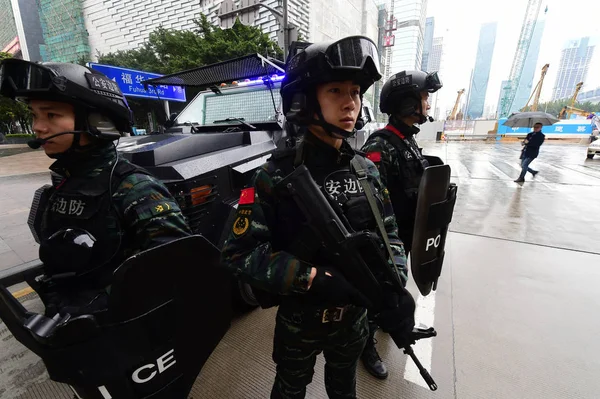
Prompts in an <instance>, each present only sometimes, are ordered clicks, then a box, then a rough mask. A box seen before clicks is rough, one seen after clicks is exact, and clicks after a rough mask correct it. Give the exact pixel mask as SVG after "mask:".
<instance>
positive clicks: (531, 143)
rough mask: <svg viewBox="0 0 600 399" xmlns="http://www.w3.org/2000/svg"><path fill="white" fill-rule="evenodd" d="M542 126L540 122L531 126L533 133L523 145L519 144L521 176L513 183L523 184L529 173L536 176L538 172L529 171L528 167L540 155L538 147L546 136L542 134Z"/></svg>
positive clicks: (526, 138)
mask: <svg viewBox="0 0 600 399" xmlns="http://www.w3.org/2000/svg"><path fill="white" fill-rule="evenodd" d="M542 126H543V125H542V124H541V123H540V122H538V123H536V124H535V125H533V132H531V133H528V134H527V137H525V140H523V143H521V144H522V145H523V150H522V151H521V174H520V175H519V178H518V179H517V180H515V183H523V182H525V175H526V174H527V172H529V173H531V174H532V175H533V177H535V175H537V174H538V171H537V170H533V169H531V168H530V167H529V165H530V164H531V162H533V160H534V159H536V158H537V156H538V155H539V154H540V147H541V145H542V144H544V140H545V139H546V136H545V135H544V133H542Z"/></svg>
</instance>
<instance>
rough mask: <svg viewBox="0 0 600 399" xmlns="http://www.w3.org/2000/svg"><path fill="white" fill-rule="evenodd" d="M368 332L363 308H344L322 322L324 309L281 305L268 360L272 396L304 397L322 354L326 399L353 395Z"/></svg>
mask: <svg viewBox="0 0 600 399" xmlns="http://www.w3.org/2000/svg"><path fill="white" fill-rule="evenodd" d="M368 335H369V328H368V324H367V315H366V310H365V309H363V308H358V307H355V306H347V307H346V308H345V309H344V313H343V315H342V319H341V320H339V321H334V320H330V321H328V322H325V323H324V322H323V309H315V308H314V307H310V306H309V307H288V306H286V304H285V303H284V304H282V305H281V306H280V307H279V310H278V312H277V321H276V324H275V338H274V342H273V361H274V362H275V363H276V364H277V375H276V376H275V383H274V384H273V390H272V391H271V399H296V398H304V397H305V395H306V386H307V385H308V384H310V383H311V382H312V378H313V374H314V366H315V362H316V359H317V355H319V354H320V353H321V352H322V353H323V355H324V356H325V389H326V390H327V395H328V396H329V398H332V399H342V398H343V399H351V398H356V365H357V363H358V360H359V358H360V355H361V353H362V351H363V348H364V346H365V343H366V340H367V337H368Z"/></svg>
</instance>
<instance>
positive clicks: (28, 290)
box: [13, 287, 35, 299]
mask: <svg viewBox="0 0 600 399" xmlns="http://www.w3.org/2000/svg"><path fill="white" fill-rule="evenodd" d="M32 292H35V291H34V290H33V288H31V287H27V288H23V289H22V290H19V291H15V292H13V296H14V297H15V298H17V299H19V298H22V297H24V296H25V295H29V294H31V293H32Z"/></svg>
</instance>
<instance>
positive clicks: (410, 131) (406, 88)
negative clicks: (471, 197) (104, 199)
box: [362, 71, 456, 379]
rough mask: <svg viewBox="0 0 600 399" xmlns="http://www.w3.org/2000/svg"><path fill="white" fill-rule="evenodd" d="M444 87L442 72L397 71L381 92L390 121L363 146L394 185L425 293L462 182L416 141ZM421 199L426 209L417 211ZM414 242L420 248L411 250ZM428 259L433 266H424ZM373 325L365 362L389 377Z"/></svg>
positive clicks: (407, 245) (382, 105)
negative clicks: (457, 182)
mask: <svg viewBox="0 0 600 399" xmlns="http://www.w3.org/2000/svg"><path fill="white" fill-rule="evenodd" d="M441 88H442V82H441V81H440V79H439V77H438V75H437V72H433V73H426V72H423V71H401V72H399V73H397V74H395V75H393V76H392V77H391V78H390V79H389V80H388V81H387V82H386V83H385V84H384V85H383V88H382V89H381V95H380V110H381V112H383V113H385V114H388V115H389V123H388V125H387V126H386V127H385V128H383V129H381V130H378V131H376V132H374V133H373V134H371V135H370V136H369V138H368V139H367V142H366V143H365V145H364V146H363V147H362V151H364V152H365V153H366V154H367V158H368V159H370V160H371V161H373V162H374V163H375V165H377V168H378V170H379V172H380V176H381V180H382V182H383V183H384V184H385V185H386V186H387V187H388V188H389V191H390V198H391V200H392V204H393V208H394V214H395V215H396V220H397V222H398V226H399V231H398V234H399V237H400V239H401V240H402V242H403V243H404V248H405V250H406V254H407V256H408V255H409V254H410V256H411V269H412V271H413V277H414V279H415V281H416V282H417V285H418V286H419V289H420V290H421V293H422V294H424V295H425V294H426V293H428V291H427V290H430V289H431V284H432V283H433V281H437V278H438V277H439V273H440V271H441V263H442V260H443V248H444V244H443V242H442V237H443V240H445V236H446V232H447V228H448V224H449V223H450V219H451V217H452V212H453V209H454V201H455V198H456V186H455V185H451V184H450V183H449V170H450V169H449V167H448V166H446V165H443V163H442V161H441V160H440V159H439V158H437V157H431V156H424V155H423V154H422V153H421V149H420V148H419V145H418V143H417V141H416V135H417V134H418V133H419V127H418V126H419V125H422V124H423V123H425V122H427V121H430V122H433V118H432V117H431V116H429V115H428V111H429V109H430V108H431V107H430V105H429V96H430V95H431V94H432V93H435V92H436V91H438V90H439V89H441ZM431 167H434V169H432V171H431V173H429V174H428V175H429V176H430V177H429V179H426V178H424V174H425V172H426V169H431ZM434 176H435V178H433V177H434ZM420 190H422V191H423V194H421V193H420ZM438 191H439V192H438ZM435 202H438V203H440V205H439V206H438V207H437V208H436V209H434V211H433V212H432V211H431V209H430V205H431V204H432V203H435ZM419 203H420V208H421V209H420V212H417V209H418V205H419ZM434 208H435V207H434ZM418 215H420V216H421V218H419V217H418ZM432 221H435V223H432ZM415 231H416V232H417V233H416V234H415ZM415 239H416V241H415ZM423 240H425V247H423ZM413 241H415V242H416V247H417V248H416V251H413V252H411V250H412V249H413ZM432 242H433V244H436V243H437V245H433V244H432ZM427 244H429V245H427ZM440 244H441V245H440ZM434 250H435V254H434V253H433V251H434ZM427 252H431V254H428V253H427ZM423 263H426V264H427V265H425V266H423ZM422 266H423V267H422ZM427 269H431V270H427ZM434 269H435V270H434ZM438 269H439V270H438ZM403 284H406V280H404V281H403ZM369 327H370V331H371V335H370V337H369V340H368V342H367V345H366V346H365V351H364V352H363V355H362V361H363V364H364V365H365V368H366V369H367V370H368V371H369V372H370V373H371V374H372V375H374V376H376V377H378V378H381V379H384V378H386V377H387V370H386V367H385V364H384V363H383V362H382V360H381V358H380V356H379V354H378V353H377V350H376V348H375V340H374V338H373V337H374V334H375V331H376V329H377V325H376V323H375V322H374V321H373V320H370V323H369Z"/></svg>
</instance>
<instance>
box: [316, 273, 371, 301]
mask: <svg viewBox="0 0 600 399" xmlns="http://www.w3.org/2000/svg"><path fill="white" fill-rule="evenodd" d="M316 269H317V274H316V276H315V278H314V279H313V281H312V284H311V286H310V288H309V290H308V291H307V295H310V296H311V299H312V300H313V301H314V302H315V303H319V304H324V305H337V306H339V305H348V304H352V305H356V306H362V307H369V306H370V305H371V304H370V302H369V300H368V299H367V298H366V297H365V296H364V295H362V294H361V293H360V292H359V291H358V290H357V289H356V288H354V287H353V286H352V284H350V283H349V282H348V280H346V278H344V276H343V275H342V274H341V273H340V272H338V271H337V270H335V269H331V268H328V267H317V268H316Z"/></svg>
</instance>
